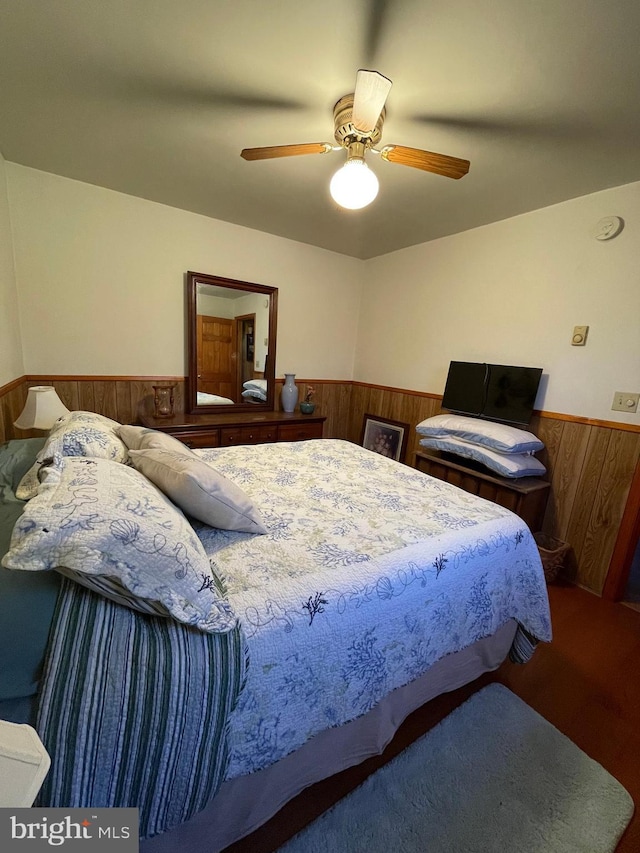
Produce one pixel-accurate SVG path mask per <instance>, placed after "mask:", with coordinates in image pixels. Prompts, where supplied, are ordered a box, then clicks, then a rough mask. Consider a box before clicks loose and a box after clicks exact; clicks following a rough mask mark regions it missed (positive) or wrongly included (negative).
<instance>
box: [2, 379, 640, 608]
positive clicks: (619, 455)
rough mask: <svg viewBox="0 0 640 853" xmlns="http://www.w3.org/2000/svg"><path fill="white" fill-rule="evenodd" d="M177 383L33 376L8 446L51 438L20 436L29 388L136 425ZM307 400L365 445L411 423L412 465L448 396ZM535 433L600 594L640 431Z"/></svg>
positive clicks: (553, 521) (554, 529)
mask: <svg viewBox="0 0 640 853" xmlns="http://www.w3.org/2000/svg"><path fill="white" fill-rule="evenodd" d="M163 382H164V383H166V382H175V383H176V389H175V404H176V408H177V409H181V408H182V406H183V401H184V399H185V381H184V379H183V378H182V377H179V378H174V377H167V376H163V377H157V378H154V377H151V376H137V377H136V376H132V377H123V376H103V377H99V376H98V377H91V376H82V377H79V376H78V377H74V376H51V377H47V376H29V377H26V376H25V377H21V378H20V379H17V380H15V381H14V382H11V383H9V384H8V385H5V386H4V387H3V388H2V389H0V441H8V440H9V439H11V438H17V437H20V438H24V437H27V436H29V435H38V434H40V435H41V434H42V433H36V432H24V431H21V430H16V429H15V428H14V427H13V422H14V421H15V419H16V418H17V417H18V415H19V414H20V412H21V411H22V408H23V406H24V403H25V400H26V396H27V388H28V387H29V386H30V385H53V386H54V387H55V388H56V390H57V392H58V394H59V396H60V399H61V400H62V401H63V402H64V403H65V405H66V406H67V407H68V408H69V409H85V410H87V411H93V412H98V413H100V414H103V415H106V416H107V417H110V418H113V419H114V420H117V421H119V422H120V423H135V422H136V420H137V411H138V405H139V403H140V401H141V400H142V399H143V398H144V397H147V396H149V395H152V394H153V385H154V384H158V383H163ZM296 383H297V384H298V387H299V389H300V399H304V394H305V392H306V389H307V387H308V386H309V385H313V387H314V389H315V393H314V398H313V399H314V402H315V403H316V413H320V414H322V415H325V416H326V418H327V420H326V422H325V429H324V436H325V437H326V438H342V439H347V440H349V441H353V442H354V443H356V444H359V443H360V437H361V434H362V422H363V417H364V415H365V414H370V415H373V416H374V417H380V418H389V419H391V420H394V421H401V422H403V423H407V424H409V437H408V443H407V456H406V460H405V462H406V464H408V465H413V464H414V459H415V452H416V450H418V449H419V448H420V445H419V440H420V436H419V435H418V434H417V433H416V431H415V427H416V425H417V424H418V423H419V422H420V421H422V420H424V419H425V418H428V417H433V416H434V415H437V414H438V413H439V412H440V405H441V397H440V396H438V395H436V394H427V393H423V392H418V391H409V390H405V389H399V388H389V387H386V386H382V385H372V384H369V383H363V382H351V381H344V382H342V381H336V380H326V381H323V380H320V379H318V380H316V379H301V380H296ZM281 387H282V379H278V380H276V395H275V408H276V409H279V408H280V389H281ZM530 430H531V432H533V433H535V434H536V435H538V436H539V437H540V439H541V440H542V441H543V442H544V444H545V449H544V451H542V453H541V454H539V456H540V459H541V461H542V462H543V463H544V464H545V466H546V467H547V472H548V473H547V479H549V480H550V481H551V494H550V497H549V502H548V504H547V511H546V515H545V518H544V523H543V525H542V529H543V531H544V532H545V533H548V534H550V535H551V536H555V537H556V538H558V539H562V540H563V541H566V542H568V543H569V544H570V545H571V551H570V553H569V557H568V559H567V565H566V570H567V578H568V579H570V580H573V581H574V582H575V583H577V584H579V585H581V586H584V587H586V588H588V589H590V590H592V591H593V592H595V593H598V594H600V593H601V592H602V589H603V585H604V582H605V578H606V574H607V570H608V567H609V564H610V562H611V559H612V555H613V552H614V548H615V546H616V538H617V535H618V531H619V529H620V526H621V522H622V519H623V516H624V511H625V507H626V503H627V497H628V494H629V491H630V488H631V483H632V479H633V474H634V470H635V468H636V465H637V464H638V462H639V460H640V428H638V427H637V426H629V425H625V424H615V423H610V422H604V421H594V420H593V419H589V418H579V417H571V416H568V415H564V414H558V413H548V412H542V413H540V412H537V413H536V414H535V415H534V417H533V419H532V422H531V426H530Z"/></svg>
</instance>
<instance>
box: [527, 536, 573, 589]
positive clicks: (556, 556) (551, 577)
mask: <svg viewBox="0 0 640 853" xmlns="http://www.w3.org/2000/svg"><path fill="white" fill-rule="evenodd" d="M533 538H534V539H535V540H536V545H537V546H538V551H539V552H540V559H541V560H542V568H543V569H544V577H545V580H546V581H547V583H553V582H554V581H555V579H556V578H557V577H558V572H559V571H560V569H561V568H562V567H563V566H564V558H565V557H566V555H567V552H568V550H569V548H570V547H571V545H569V543H568V542H563V541H562V540H561V539H554V538H553V536H548V535H547V534H546V533H534V534H533Z"/></svg>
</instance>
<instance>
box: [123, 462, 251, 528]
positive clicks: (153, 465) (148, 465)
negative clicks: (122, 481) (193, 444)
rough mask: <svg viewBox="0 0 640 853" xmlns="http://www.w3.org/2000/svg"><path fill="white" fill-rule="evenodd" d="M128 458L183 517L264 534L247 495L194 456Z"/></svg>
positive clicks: (217, 525)
mask: <svg viewBox="0 0 640 853" xmlns="http://www.w3.org/2000/svg"><path fill="white" fill-rule="evenodd" d="M129 455H130V457H131V462H132V464H133V465H134V466H135V467H136V468H137V470H138V471H140V472H141V473H143V474H144V475H145V477H148V478H149V480H151V482H152V483H155V484H156V486H158V488H159V489H162V491H163V492H164V493H165V495H167V497H168V498H170V500H172V501H173V502H174V503H175V504H177V505H178V506H179V507H180V509H182V510H183V512H186V513H187V515H191V516H193V518H197V519H198V520H199V521H203V522H204V523H205V524H208V525H209V526H210V527H218V528H220V529H222V530H235V531H238V532H243V533H266V532H267V530H266V528H265V526H264V522H263V521H262V517H261V516H260V513H259V512H258V510H257V509H256V508H255V507H254V505H253V503H252V501H251V498H250V497H249V495H247V494H246V493H245V492H244V491H243V490H242V489H241V488H240V486H237V485H236V484H235V483H233V482H232V481H231V480H228V479H227V478H226V477H225V476H224V475H223V474H221V473H220V472H219V471H216V469H215V468H212V467H211V465H208V464H207V463H206V462H204V461H203V460H202V459H199V458H198V457H197V456H196V455H195V454H192V456H186V455H185V454H183V453H174V452H173V451H171V450H160V449H150V450H131V451H129Z"/></svg>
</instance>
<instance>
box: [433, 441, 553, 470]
mask: <svg viewBox="0 0 640 853" xmlns="http://www.w3.org/2000/svg"><path fill="white" fill-rule="evenodd" d="M420 444H421V445H422V446H423V447H432V448H434V449H435V450H444V451H446V452H448V453H455V454H456V455H457V456H464V457H465V458H466V459H473V460H474V461H475V462H481V463H482V464H483V465H486V467H487V468H490V469H491V470H492V471H495V473H496V474H499V475H500V476H501V477H540V476H542V474H544V473H545V472H546V470H547V469H546V468H545V467H544V465H543V464H542V462H540V460H539V459H536V457H535V456H532V455H531V454H530V453H499V452H498V451H497V450H491V448H489V447H481V446H480V445H478V444H472V443H471V442H469V441H462V439H459V438H453V437H450V438H423V439H421V440H420Z"/></svg>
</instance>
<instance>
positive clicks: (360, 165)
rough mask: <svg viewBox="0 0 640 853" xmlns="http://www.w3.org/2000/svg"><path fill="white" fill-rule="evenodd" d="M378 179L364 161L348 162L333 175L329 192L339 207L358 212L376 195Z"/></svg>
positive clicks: (353, 160) (354, 160)
mask: <svg viewBox="0 0 640 853" xmlns="http://www.w3.org/2000/svg"><path fill="white" fill-rule="evenodd" d="M378 187H379V184H378V178H377V177H376V175H375V174H374V172H372V171H371V169H370V168H369V167H368V166H367V164H366V163H365V162H364V160H360V159H352V160H348V161H347V162H346V163H345V164H344V166H343V167H342V168H341V169H338V171H337V172H336V173H335V175H334V176H333V178H332V179H331V183H330V184H329V192H330V193H331V196H332V198H333V200H334V201H336V202H337V203H338V204H339V205H340V207H346V208H347V209H348V210H360V208H362V207H366V206H367V205H368V204H371V202H372V201H373V200H374V198H375V197H376V196H377V195H378Z"/></svg>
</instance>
